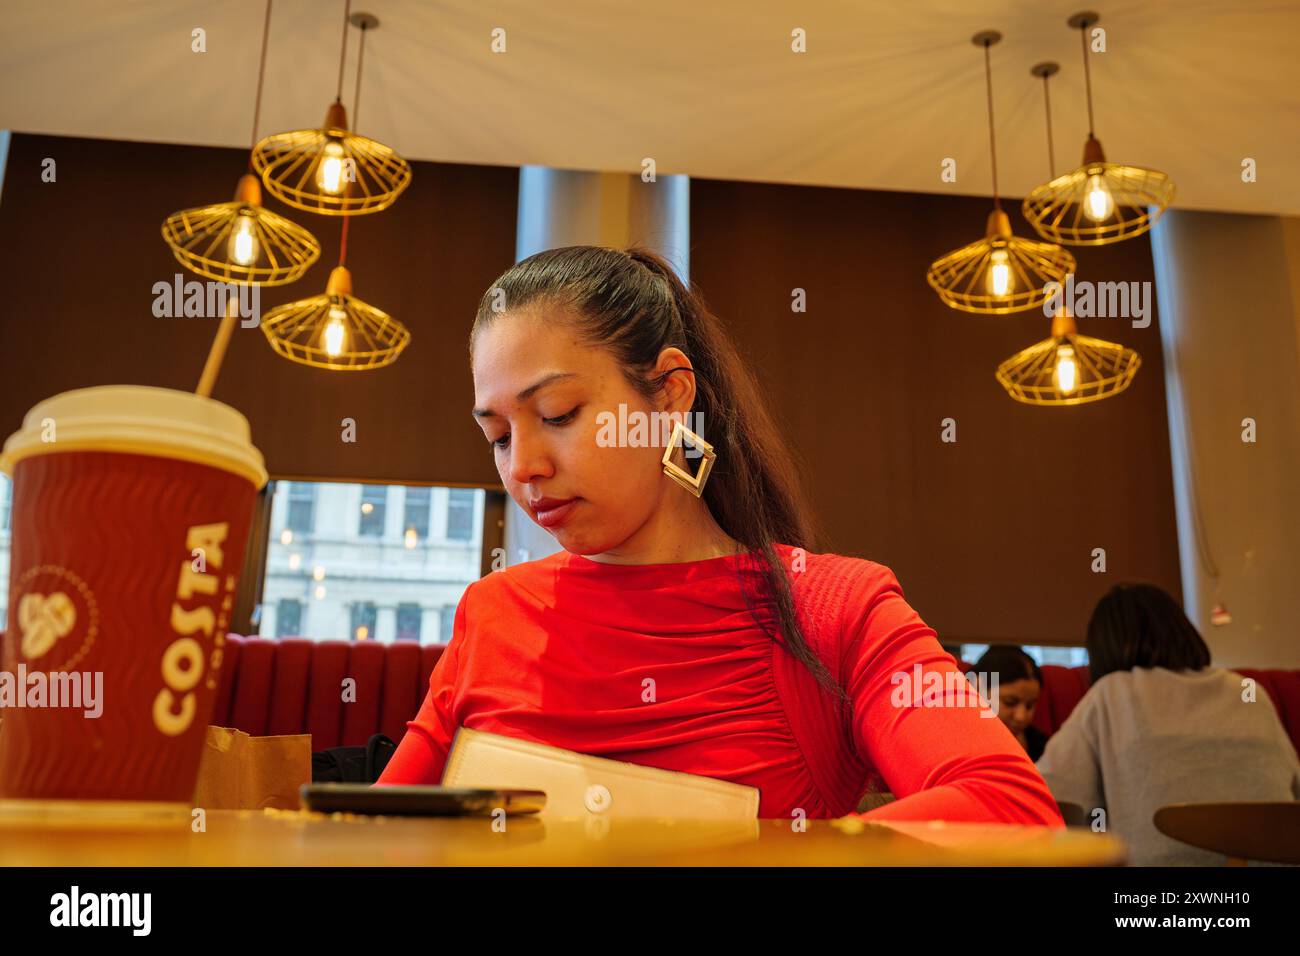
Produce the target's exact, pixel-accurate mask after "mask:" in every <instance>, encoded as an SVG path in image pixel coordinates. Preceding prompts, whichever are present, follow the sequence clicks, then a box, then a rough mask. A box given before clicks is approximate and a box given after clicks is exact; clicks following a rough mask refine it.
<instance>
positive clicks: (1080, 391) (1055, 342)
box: [997, 306, 1142, 405]
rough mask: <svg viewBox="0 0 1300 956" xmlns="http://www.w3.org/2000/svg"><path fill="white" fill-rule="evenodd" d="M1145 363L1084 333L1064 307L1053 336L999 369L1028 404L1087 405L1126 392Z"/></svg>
mask: <svg viewBox="0 0 1300 956" xmlns="http://www.w3.org/2000/svg"><path fill="white" fill-rule="evenodd" d="M1141 365H1142V359H1141V358H1140V357H1139V356H1138V354H1137V352H1135V351H1133V350H1132V349H1128V348H1125V347H1124V346H1122V345H1117V344H1116V343H1114V342H1106V341H1103V340H1102V339H1094V338H1089V337H1088V336H1085V335H1080V334H1079V331H1078V329H1077V328H1076V326H1075V324H1074V318H1073V317H1072V316H1071V315H1070V312H1069V310H1068V309H1066V308H1065V307H1064V306H1063V307H1062V308H1061V311H1060V312H1058V313H1057V315H1056V317H1055V318H1053V319H1052V334H1051V337H1050V338H1047V339H1044V340H1043V341H1041V342H1038V343H1036V344H1034V345H1031V346H1029V348H1027V349H1024V350H1022V351H1020V352H1017V353H1016V354H1015V355H1013V356H1011V358H1009V359H1007V360H1006V361H1005V362H1003V363H1002V364H1001V365H999V366H998V370H997V380H998V382H999V383H1000V384H1001V385H1002V387H1003V388H1004V389H1006V391H1007V394H1008V395H1010V396H1011V397H1012V398H1014V399H1015V400H1016V401H1018V402H1024V403H1026V404H1028V405H1082V404H1084V403H1086V402H1096V401H1100V400H1101V399H1103V398H1109V397H1110V396H1112V395H1118V394H1119V393H1120V392H1122V391H1124V389H1126V388H1128V387H1129V385H1130V384H1131V383H1132V382H1133V377H1134V376H1135V375H1137V371H1138V368H1139V367H1141Z"/></svg>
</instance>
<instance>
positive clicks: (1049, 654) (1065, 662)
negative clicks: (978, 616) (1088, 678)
mask: <svg viewBox="0 0 1300 956" xmlns="http://www.w3.org/2000/svg"><path fill="white" fill-rule="evenodd" d="M988 649H989V645H987V644H963V645H961V659H962V660H964V661H970V663H972V664H974V663H975V662H976V661H977V660H979V659H980V656H981V655H983V653H984V652H985V651H987V650H988ZM1022 649H1023V650H1024V652H1025V653H1026V654H1028V655H1029V656H1030V657H1032V658H1033V659H1034V663H1035V664H1037V665H1038V666H1039V667H1042V666H1043V665H1044V664H1059V665H1061V666H1062V667H1086V666H1087V664H1088V649H1087V648H1086V647H1051V646H1042V647H1039V646H1036V645H1026V646H1024V647H1023V648H1022Z"/></svg>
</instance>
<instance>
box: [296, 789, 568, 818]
mask: <svg viewBox="0 0 1300 956" xmlns="http://www.w3.org/2000/svg"><path fill="white" fill-rule="evenodd" d="M298 794H299V796H301V797H302V805H303V807H304V808H305V809H308V810H315V811H317V812H319V813H365V814H372V815H379V816H408V817H409V816H416V817H476V816H482V817H487V816H491V815H492V814H493V813H494V812H496V811H497V810H504V811H505V812H506V815H507V816H516V815H518V814H523V813H537V812H538V811H540V810H541V809H542V808H543V807H544V806H546V793H545V792H544V791H542V790H491V789H469V788H465V787H424V786H405V785H402V786H383V787H375V786H371V785H370V784H367V783H305V784H303V785H302V787H301V788H299V790H298Z"/></svg>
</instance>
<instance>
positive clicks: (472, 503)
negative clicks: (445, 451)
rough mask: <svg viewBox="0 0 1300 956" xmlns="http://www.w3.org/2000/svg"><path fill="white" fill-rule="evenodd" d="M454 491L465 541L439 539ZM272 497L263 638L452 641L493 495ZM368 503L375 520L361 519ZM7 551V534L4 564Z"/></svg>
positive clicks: (460, 491)
mask: <svg viewBox="0 0 1300 956" xmlns="http://www.w3.org/2000/svg"><path fill="white" fill-rule="evenodd" d="M390 493H391V494H392V495H394V496H395V497H393V498H390V497H389V494H390ZM453 493H455V494H454V497H455V498H457V499H460V501H459V503H458V504H457V505H455V506H454V508H453V515H455V514H458V515H459V517H456V516H448V517H449V518H450V523H451V526H452V529H453V531H454V532H455V534H456V535H462V534H465V533H466V532H467V533H468V535H469V536H468V538H459V537H450V536H447V535H444V534H443V532H442V528H443V527H444V520H446V519H445V518H444V515H443V514H442V513H441V512H442V509H443V508H444V507H446V505H445V504H444V503H445V502H448V501H449V500H450V499H451V498H452V497H453ZM268 494H270V495H271V508H270V521H271V526H270V528H269V529H268V535H267V539H268V544H267V551H266V575H265V577H264V578H263V581H262V597H261V601H262V604H261V616H260V618H258V627H257V630H258V633H260V634H261V635H263V636H266V637H289V636H302V637H305V638H308V639H309V640H314V641H327V640H340V641H346V640H356V633H357V627H359V626H363V627H365V628H366V629H367V630H366V638H365V639H366V640H372V641H379V642H381V643H388V642H392V641H398V640H402V641H412V642H419V643H421V644H436V643H439V642H445V641H447V640H449V639H450V637H451V621H452V616H453V615H454V613H455V609H456V605H457V604H459V603H460V599H461V595H463V594H464V593H465V588H467V587H468V586H469V585H470V584H471V583H472V582H474V581H476V580H478V578H479V576H480V574H481V573H482V560H483V527H482V524H483V514H484V511H485V508H484V499H485V497H486V494H487V492H485V491H483V490H481V489H476V488H455V489H447V488H429V487H414V486H405V487H403V486H400V485H394V486H386V485H361V484H355V483H348V482H333V481H322V482H298V481H294V482H288V481H278V482H274V483H273V484H272V486H271V488H270V489H269V491H268ZM295 504H296V507H295ZM365 504H369V505H370V509H369V514H367V513H366V512H365V511H364V510H361V511H360V513H359V508H360V506H361V505H365ZM308 509H310V510H308ZM394 512H395V513H394ZM308 514H310V524H308V521H307V517H306V516H307V515H308ZM399 516H400V517H401V521H400V522H399V521H398V520H397V519H398V517H399ZM389 517H391V518H392V521H389V520H388V518H389ZM465 518H468V519H469V526H468V529H466V527H465V523H464V520H465ZM291 521H292V522H294V523H295V524H297V525H298V529H297V530H295V529H294V528H291V527H290V522H291ZM304 528H306V529H307V530H303V529H304ZM408 529H409V530H410V531H411V532H412V533H411V534H407V533H406V532H407V531H408ZM5 544H6V538H5V535H4V533H3V532H0V561H3V560H5V552H4V546H5ZM0 580H3V579H0ZM4 597H5V595H4V593H3V589H2V588H0V600H3V599H4ZM354 616H356V617H357V620H356V621H355V622H354Z"/></svg>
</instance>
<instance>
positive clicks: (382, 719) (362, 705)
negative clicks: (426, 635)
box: [212, 634, 443, 750]
mask: <svg viewBox="0 0 1300 956" xmlns="http://www.w3.org/2000/svg"><path fill="white" fill-rule="evenodd" d="M442 652H443V645H438V644H427V645H424V646H421V645H419V644H415V643H408V642H405V641H400V642H395V643H392V644H377V643H374V642H367V641H310V640H305V639H303V638H292V637H286V638H280V639H270V638H264V637H240V636H239V635H238V634H231V635H229V637H228V639H227V642H226V657H225V661H224V662H223V664H222V667H221V682H220V684H219V685H218V686H217V702H216V705H215V707H214V709H213V714H212V723H214V724H216V725H218V726H222V727H235V728H237V729H239V730H243V731H245V732H247V733H249V734H253V735H254V736H261V735H271V734H311V737H312V741H311V747H312V750H325V749H326V748H328V747H350V746H360V745H362V744H364V743H365V742H366V741H367V740H369V739H370V737H371V735H372V734H379V733H382V734H387V735H388V736H389V737H391V738H392V739H393V740H396V741H400V740H401V739H402V735H403V734H405V733H406V722H407V721H408V720H410V719H411V718H412V717H414V716H415V714H416V711H418V710H419V709H420V704H421V703H422V702H423V701H424V696H425V694H426V693H427V691H428V689H429V674H430V673H431V672H432V671H433V665H434V664H436V663H437V662H438V658H439V657H440V656H442ZM347 678H352V679H353V680H354V681H355V694H354V695H353V694H349V695H348V696H349V700H348V702H347V703H345V702H344V690H345V686H344V680H346V679H347ZM353 697H355V699H352V698H353Z"/></svg>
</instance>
